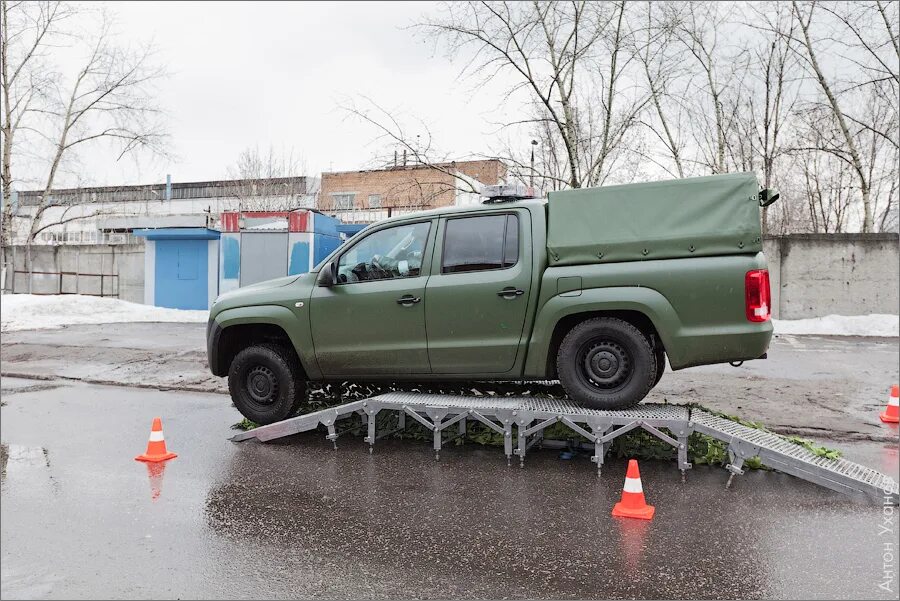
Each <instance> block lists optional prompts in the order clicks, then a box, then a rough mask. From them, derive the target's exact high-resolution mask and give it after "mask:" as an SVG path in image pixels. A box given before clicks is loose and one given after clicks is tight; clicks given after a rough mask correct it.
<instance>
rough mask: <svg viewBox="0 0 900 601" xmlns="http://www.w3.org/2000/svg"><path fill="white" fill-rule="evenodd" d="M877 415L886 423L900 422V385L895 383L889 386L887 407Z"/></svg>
mask: <svg viewBox="0 0 900 601" xmlns="http://www.w3.org/2000/svg"><path fill="white" fill-rule="evenodd" d="M878 417H880V418H881V421H883V422H885V423H888V424H896V423H898V422H900V386H897V385H896V384H894V385H893V386H891V396H890V397H888V404H887V407H885V409H884V412H883V413H882V414H881V415H879V416H878Z"/></svg>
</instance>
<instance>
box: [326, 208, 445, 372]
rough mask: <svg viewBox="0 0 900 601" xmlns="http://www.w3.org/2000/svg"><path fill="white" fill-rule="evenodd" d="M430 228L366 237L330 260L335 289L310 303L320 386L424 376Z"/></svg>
mask: <svg viewBox="0 0 900 601" xmlns="http://www.w3.org/2000/svg"><path fill="white" fill-rule="evenodd" d="M431 225H432V224H431V221H430V220H429V221H423V222H419V223H411V224H404V225H397V226H393V227H388V228H382V229H379V230H376V231H373V232H371V233H369V234H367V235H365V236H364V237H362V238H361V239H360V240H358V241H355V243H353V244H352V245H351V246H350V247H349V248H348V249H347V250H346V251H344V252H343V253H341V255H340V256H339V258H338V259H337V261H338V265H337V274H338V276H337V277H338V281H337V282H336V283H335V284H334V285H333V286H331V287H323V286H316V288H315V289H314V290H313V293H312V297H311V298H310V319H311V320H312V334H313V344H314V346H315V349H316V360H317V361H318V363H319V368H320V369H321V370H322V372H323V373H324V374H325V376H326V377H328V378H338V377H345V376H347V377H352V376H368V375H379V376H390V375H395V374H425V373H429V372H430V371H431V368H430V366H429V363H428V347H427V343H426V337H425V282H427V281H428V272H429V267H430V265H429V264H428V263H426V258H430V255H431V246H433V243H431V242H430V239H431V238H433V236H432V237H429V234H430V232H431V229H432V227H431Z"/></svg>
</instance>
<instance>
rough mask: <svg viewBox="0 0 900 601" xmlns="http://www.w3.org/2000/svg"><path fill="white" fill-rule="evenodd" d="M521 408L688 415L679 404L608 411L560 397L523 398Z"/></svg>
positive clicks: (661, 416) (621, 414) (610, 414)
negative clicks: (584, 405) (583, 405)
mask: <svg viewBox="0 0 900 601" xmlns="http://www.w3.org/2000/svg"><path fill="white" fill-rule="evenodd" d="M521 401H522V409H525V410H528V411H537V412H547V413H565V414H568V415H571V414H578V415H602V416H606V417H613V418H622V419H643V420H679V419H680V420H684V421H687V420H688V417H689V415H690V411H689V409H688V407H684V406H681V405H661V404H655V403H647V404H645V405H638V406H637V407H632V408H631V409H618V410H615V411H608V410H605V409H591V408H589V407H582V406H581V405H579V404H577V403H574V402H572V401H569V400H560V399H541V398H531V397H528V398H523V399H521Z"/></svg>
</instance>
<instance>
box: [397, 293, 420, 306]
mask: <svg viewBox="0 0 900 601" xmlns="http://www.w3.org/2000/svg"><path fill="white" fill-rule="evenodd" d="M420 300H422V299H421V298H419V297H418V296H413V295H412V294H404V295H403V296H401V297H400V298H398V299H397V304H398V305H403V306H404V307H412V306H413V305H415V304H416V303H417V302H419V301H420Z"/></svg>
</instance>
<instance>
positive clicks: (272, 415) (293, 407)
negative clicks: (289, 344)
mask: <svg viewBox="0 0 900 601" xmlns="http://www.w3.org/2000/svg"><path fill="white" fill-rule="evenodd" d="M305 389H306V386H305V381H304V377H303V370H302V368H301V367H300V363H299V361H298V360H297V357H296V355H294V353H292V352H291V351H290V350H289V349H286V348H284V347H283V346H280V345H278V344H258V345H254V346H250V347H247V348H245V349H244V350H242V351H241V352H239V353H238V354H237V355H236V356H235V358H234V360H233V361H232V362H231V368H230V369H229V370H228V391H229V392H230V393H231V400H232V401H234V406H235V407H237V409H238V411H240V412H241V414H242V415H243V416H244V417H246V418H247V419H249V420H250V421H252V422H255V423H257V424H271V423H274V422H277V421H281V420H283V419H287V418H288V417H290V416H291V415H293V414H294V413H296V411H297V409H299V408H300V404H301V403H302V402H303V397H304V394H303V393H304V392H305Z"/></svg>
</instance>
